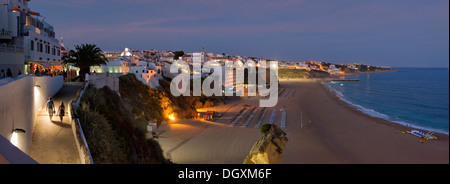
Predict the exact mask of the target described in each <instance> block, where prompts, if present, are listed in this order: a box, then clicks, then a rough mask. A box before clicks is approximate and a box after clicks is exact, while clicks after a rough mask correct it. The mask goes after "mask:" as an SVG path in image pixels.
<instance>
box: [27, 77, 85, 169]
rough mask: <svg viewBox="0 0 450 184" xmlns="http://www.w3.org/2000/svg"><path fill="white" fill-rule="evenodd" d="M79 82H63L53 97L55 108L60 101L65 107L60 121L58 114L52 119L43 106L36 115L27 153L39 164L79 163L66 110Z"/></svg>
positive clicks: (75, 93)
mask: <svg viewBox="0 0 450 184" xmlns="http://www.w3.org/2000/svg"><path fill="white" fill-rule="evenodd" d="M81 87H82V84H81V83H65V84H64V86H63V87H62V88H61V89H60V90H59V92H58V93H57V94H56V95H55V96H54V97H53V101H54V103H55V107H56V110H58V108H59V105H60V104H61V101H63V102H64V105H65V107H66V109H65V111H66V115H65V116H64V118H63V121H62V122H61V121H60V119H59V116H53V118H52V121H50V118H49V116H48V113H47V111H46V110H45V108H42V109H41V110H40V111H39V112H38V114H37V117H36V124H35V126H34V131H33V137H32V140H31V146H30V152H29V155H30V157H31V158H33V159H34V160H36V161H37V162H39V163H40V164H80V163H81V162H80V156H79V154H78V150H77V147H76V143H75V138H74V135H73V132H72V126H71V124H70V120H69V118H68V115H67V112H68V107H69V105H68V104H69V102H70V100H72V99H74V98H75V97H76V95H77V92H78V90H79V89H80V88H81Z"/></svg>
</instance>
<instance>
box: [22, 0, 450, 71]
mask: <svg viewBox="0 0 450 184" xmlns="http://www.w3.org/2000/svg"><path fill="white" fill-rule="evenodd" d="M448 3H449V2H448V1H396V2H391V1H377V2H359V1H340V2H330V1H314V2H311V1H293V0H286V1H281V2H278V1H277V2H272V1H237V0H236V1H227V2H223V1H212V2H211V1H204V0H195V1H176V2H175V1H144V0H129V1H108V3H105V2H101V1H93V0H81V1H74V2H72V1H60V2H57V3H55V2H54V1H48V0H43V1H39V2H33V1H32V2H31V6H32V7H33V10H35V11H38V12H43V16H44V17H46V19H45V21H48V22H51V23H52V24H53V25H54V27H55V30H56V32H57V38H61V37H64V42H65V44H66V46H69V47H70V48H73V46H74V45H79V44H82V43H94V44H97V45H98V46H99V47H100V48H102V49H103V50H121V49H123V48H124V47H125V46H127V47H129V48H136V49H139V50H147V49H158V50H172V51H175V50H183V51H185V52H198V51H200V50H201V49H202V47H203V46H205V47H206V49H207V52H213V53H226V54H230V55H242V56H249V57H262V58H265V59H276V60H283V61H308V60H314V61H323V62H331V63H362V64H373V65H378V66H391V67H448V60H449V53H448V51H447V50H448V49H449V43H448V38H449V36H448V32H449V29H448V25H449V24H448V20H449V19H448V12H449V9H448ZM47 17H48V18H47Z"/></svg>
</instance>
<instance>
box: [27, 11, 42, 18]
mask: <svg viewBox="0 0 450 184" xmlns="http://www.w3.org/2000/svg"><path fill="white" fill-rule="evenodd" d="M28 13H30V15H35V16H39V17H40V16H41V14H40V13H38V12H34V11H28Z"/></svg>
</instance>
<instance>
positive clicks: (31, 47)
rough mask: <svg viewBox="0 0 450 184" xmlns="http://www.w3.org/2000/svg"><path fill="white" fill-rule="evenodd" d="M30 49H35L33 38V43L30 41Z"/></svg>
mask: <svg viewBox="0 0 450 184" xmlns="http://www.w3.org/2000/svg"><path fill="white" fill-rule="evenodd" d="M30 50H34V41H33V40H31V43H30Z"/></svg>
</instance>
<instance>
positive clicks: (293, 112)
mask: <svg viewBox="0 0 450 184" xmlns="http://www.w3.org/2000/svg"><path fill="white" fill-rule="evenodd" d="M322 81H323V79H296V80H281V82H280V89H285V91H291V93H289V95H280V96H279V99H278V104H277V105H276V106H275V107H270V108H267V112H268V113H270V112H277V113H276V115H275V121H273V124H275V125H278V126H280V124H281V113H280V111H279V110H280V109H284V110H285V112H286V125H287V126H286V128H284V129H283V130H284V131H285V132H286V134H287V138H288V142H287V144H286V145H285V148H284V150H283V163H284V164H448V163H449V157H448V154H449V137H448V136H447V135H440V134H436V135H437V136H438V140H429V141H425V142H424V143H421V142H420V140H421V139H420V138H418V137H416V136H413V135H410V134H405V133H402V131H405V130H408V129H407V128H406V127H405V126H401V125H399V124H395V123H392V122H389V121H386V120H384V119H381V118H376V117H372V116H370V115H368V114H365V113H363V112H361V111H359V110H357V109H355V108H353V107H352V106H350V105H348V104H347V103H345V102H344V101H342V100H340V99H339V98H338V97H337V96H336V94H334V93H333V92H331V91H330V90H329V89H328V88H327V87H326V86H324V85H323V84H322V83H321V82H322ZM286 93H287V92H286ZM292 94H294V95H292ZM260 99H262V97H251V98H248V97H242V98H239V99H236V100H231V101H227V103H226V104H225V105H219V106H215V107H212V108H209V109H208V110H213V111H217V112H226V113H225V115H224V117H222V118H220V119H218V120H217V121H216V122H215V123H208V122H205V121H199V120H177V121H174V122H169V123H168V124H167V125H162V126H161V127H160V128H159V129H158V135H159V136H160V138H159V140H158V141H159V143H160V144H161V147H162V149H163V150H164V154H165V155H166V156H167V157H168V158H170V159H171V160H173V161H174V162H175V163H180V164H198V163H201V164H241V163H242V162H243V160H244V159H245V157H246V156H247V155H248V153H249V151H250V149H251V148H252V146H253V145H254V143H255V142H256V141H257V140H258V138H259V137H260V136H261V133H260V129H259V128H254V125H255V124H256V123H257V121H258V118H254V120H253V121H251V122H250V124H248V126H247V127H241V125H242V123H243V121H241V122H239V123H238V124H236V126H234V127H229V125H230V119H231V118H232V117H235V116H236V115H237V114H238V113H239V112H240V110H241V109H242V108H243V105H244V104H245V105H247V104H248V105H250V106H252V107H259V100H260ZM259 109H261V108H260V107H259ZM270 119H271V116H270V115H266V116H265V118H263V124H265V123H268V122H269V121H270Z"/></svg>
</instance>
